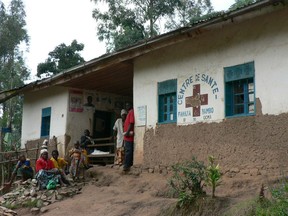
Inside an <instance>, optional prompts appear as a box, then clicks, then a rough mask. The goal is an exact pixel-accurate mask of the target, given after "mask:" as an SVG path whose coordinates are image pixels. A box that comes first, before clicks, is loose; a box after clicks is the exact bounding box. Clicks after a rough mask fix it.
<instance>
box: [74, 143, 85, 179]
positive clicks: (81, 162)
mask: <svg viewBox="0 0 288 216" xmlns="http://www.w3.org/2000/svg"><path fill="white" fill-rule="evenodd" d="M69 153H70V157H71V164H70V168H69V172H70V176H71V177H72V178H73V179H74V178H77V177H79V175H80V172H81V171H84V169H85V166H86V165H88V164H87V152H86V151H84V150H82V149H76V148H73V149H71V150H70V151H69ZM85 153H86V155H85Z"/></svg>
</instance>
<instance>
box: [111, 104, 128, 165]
mask: <svg viewBox="0 0 288 216" xmlns="http://www.w3.org/2000/svg"><path fill="white" fill-rule="evenodd" d="M126 116H127V111H126V110H125V109H122V110H121V118H118V119H117V120H116V122H115V124H114V127H113V130H114V134H113V135H114V137H115V136H116V134H117V139H116V140H117V141H116V157H115V164H116V165H120V166H121V165H122V164H123V161H124V145H123V144H124V143H123V142H124V135H123V125H124V122H125V119H126Z"/></svg>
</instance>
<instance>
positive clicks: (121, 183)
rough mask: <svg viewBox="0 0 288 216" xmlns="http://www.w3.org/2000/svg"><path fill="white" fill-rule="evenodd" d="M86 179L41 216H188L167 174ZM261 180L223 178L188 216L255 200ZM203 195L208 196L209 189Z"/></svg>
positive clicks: (105, 172) (24, 215) (110, 172)
mask: <svg viewBox="0 0 288 216" xmlns="http://www.w3.org/2000/svg"><path fill="white" fill-rule="evenodd" d="M86 175H87V176H88V178H86V182H87V183H86V184H85V186H84V187H83V189H82V193H81V194H79V195H75V196H74V197H71V198H67V199H65V200H63V201H59V202H56V203H53V204H51V205H49V206H47V209H48V212H46V213H43V214H41V215H45V216H58V215H59V216H63V215H69V216H73V215H77V216H78V215H85V216H86V215H87V216H90V215H91V216H92V215H93V216H95V215H101V216H102V215H105V216H124V215H125V216H129V215H131V216H132V215H133V216H134V215H141V216H145V215H147V216H154V215H155V216H156V215H165V216H166V215H188V213H187V214H185V213H183V212H182V213H181V212H179V211H178V212H177V208H175V206H176V203H177V199H175V198H171V196H170V197H169V194H170V195H171V193H169V186H168V184H167V182H168V179H169V177H170V176H169V174H167V175H162V174H159V173H139V172H138V171H137V170H136V169H134V170H133V169H132V170H131V171H130V173H129V174H123V173H122V171H121V169H119V168H115V167H114V168H111V167H110V166H105V167H101V166H99V167H93V168H91V169H89V170H88V171H87V173H86ZM262 177H263V176H262ZM262 177H261V176H259V178H257V177H255V176H246V177H245V178H244V177H243V176H242V177H241V178H235V177H234V178H231V177H228V176H225V175H224V176H223V180H222V184H221V185H220V186H219V187H218V188H217V190H216V196H217V197H216V198H215V199H209V198H207V199H205V200H204V199H203V202H202V203H198V206H200V208H201V209H200V210H199V209H198V210H196V211H201V214H200V213H199V212H198V214H196V213H195V214H191V212H190V213H189V215H207V216H208V215H223V214H224V212H227V211H229V210H231V209H233V208H234V207H235V206H237V205H238V204H239V203H241V202H243V201H247V200H251V199H253V198H256V197H257V196H258V194H259V191H260V188H261V184H262V182H263V179H262ZM269 182H270V183H271V182H273V180H272V179H270V180H269V181H268V179H266V183H267V184H270V183H269ZM206 191H207V195H208V196H209V195H210V194H209V193H210V192H209V188H206ZM17 213H18V215H21V216H28V215H32V214H31V213H30V210H29V209H19V210H17ZM237 215H240V213H239V214H237ZM243 215H245V214H243Z"/></svg>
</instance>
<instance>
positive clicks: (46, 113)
mask: <svg viewBox="0 0 288 216" xmlns="http://www.w3.org/2000/svg"><path fill="white" fill-rule="evenodd" d="M50 121H51V107H47V108H44V109H42V121H41V137H49V134H50Z"/></svg>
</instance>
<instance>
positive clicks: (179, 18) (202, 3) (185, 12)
mask: <svg viewBox="0 0 288 216" xmlns="http://www.w3.org/2000/svg"><path fill="white" fill-rule="evenodd" d="M174 9H175V10H174V13H173V14H171V15H169V16H168V21H167V22H166V24H165V28H166V29H168V30H173V29H177V28H180V27H184V26H187V25H189V23H193V22H194V21H195V20H197V19H199V18H200V17H202V16H204V15H207V14H210V13H211V12H212V11H213V7H212V4H211V1H210V0H180V1H179V2H178V3H177V5H176V6H175V8H174Z"/></svg>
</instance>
